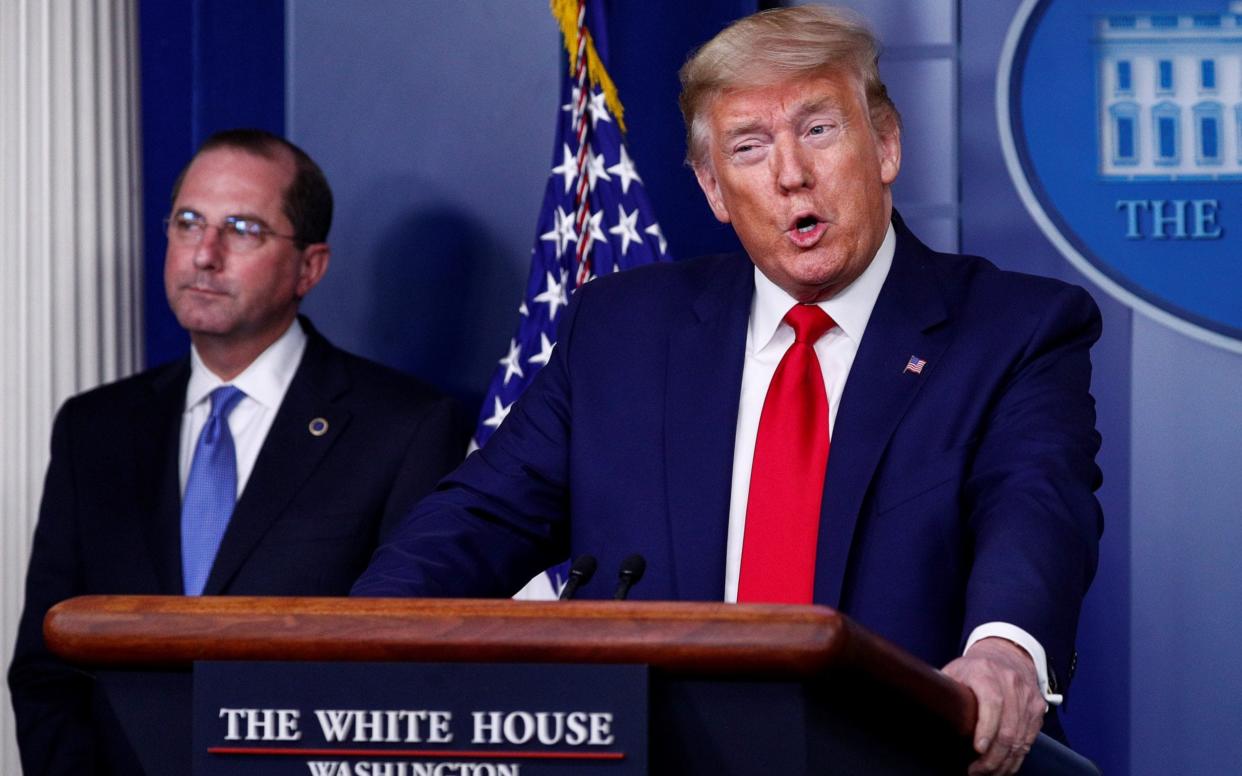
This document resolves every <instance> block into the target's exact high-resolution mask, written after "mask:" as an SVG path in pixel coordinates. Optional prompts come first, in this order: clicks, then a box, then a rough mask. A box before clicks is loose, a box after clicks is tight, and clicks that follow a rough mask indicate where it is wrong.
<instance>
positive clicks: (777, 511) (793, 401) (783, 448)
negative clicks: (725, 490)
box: [737, 304, 836, 604]
mask: <svg viewBox="0 0 1242 776" xmlns="http://www.w3.org/2000/svg"><path fill="white" fill-rule="evenodd" d="M785 323H787V324H789V325H790V326H791V327H792V328H793V330H794V343H793V344H792V345H790V346H789V350H787V351H785V355H784V356H783V357H782V358H781V362H780V364H778V365H777V367H776V373H775V374H774V375H772V383H771V384H770V385H769V386H768V395H767V398H766V399H764V401H763V413H762V414H761V415H760V416H759V434H758V437H757V438H756V440H755V460H754V466H753V468H752V469H751V473H750V497H749V499H748V500H747V503H746V533H745V536H744V537H743V539H742V571H741V576H740V578H739V580H738V591H737V600H738V601H739V602H765V603H790V604H803V603H810V602H811V600H812V596H813V593H814V588H815V544H816V540H817V537H818V536H819V508H820V501H821V500H822V499H823V495H824V471H825V469H826V467H827V465H828V394H827V393H826V392H825V391H824V376H823V373H822V372H821V371H820V369H819V359H818V358H816V356H815V347H814V345H815V342H816V340H818V339H819V338H820V337H822V336H824V333H825V332H827V331H828V330H829V329H831V328H832V327H833V326H835V325H836V324H835V323H834V322H833V320H832V318H830V317H828V314H827V313H825V312H824V311H823V310H821V309H819V308H818V307H816V306H815V305H804V304H800V305H795V306H794V308H793V309H792V310H790V311H789V312H788V313H787V314H786V315H785Z"/></svg>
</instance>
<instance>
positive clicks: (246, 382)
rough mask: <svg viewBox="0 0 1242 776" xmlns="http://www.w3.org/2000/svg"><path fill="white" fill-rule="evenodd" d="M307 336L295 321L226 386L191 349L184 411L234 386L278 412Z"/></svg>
mask: <svg viewBox="0 0 1242 776" xmlns="http://www.w3.org/2000/svg"><path fill="white" fill-rule="evenodd" d="M306 342H307V338H306V332H305V331H303V330H302V324H301V323H300V322H299V321H298V320H297V319H296V318H294V319H293V323H292V324H291V325H290V326H289V328H288V329H286V330H285V333H284V334H282V335H280V338H279V339H277V340H276V341H275V342H273V343H272V344H271V345H268V346H267V349H266V350H264V351H263V352H262V353H260V354H259V357H258V358H256V359H255V360H254V361H252V362H250V366H248V367H246V368H245V370H244V371H242V373H241V374H239V375H238V376H237V377H235V378H233V379H232V380H229V381H228V382H227V383H225V381H223V380H221V379H220V378H219V377H217V376H216V375H215V373H214V372H212V371H211V370H210V369H208V368H207V365H206V364H204V363H203V359H202V358H201V357H200V356H199V355H198V349H197V348H195V347H193V346H191V347H190V383H189V385H188V386H186V391H185V408H186V409H187V410H189V409H190V408H191V407H193V406H195V405H196V404H198V403H199V402H202V401H205V400H206V399H207V397H208V396H210V395H211V392H212V391H214V390H215V389H216V388H219V387H220V386H221V385H226V384H227V385H235V386H237V387H238V388H240V389H241V390H242V391H243V392H244V393H245V394H246V396H247V397H249V398H251V399H253V400H254V401H256V402H258V403H259V404H261V405H263V406H264V407H267V408H269V409H273V410H274V409H275V408H276V407H278V406H279V405H280V402H281V400H282V399H283V398H284V395H285V390H286V389H287V388H288V387H289V383H290V382H292V380H293V374H294V372H296V371H297V368H298V364H299V363H300V362H301V360H302V353H303V351H305V350H306Z"/></svg>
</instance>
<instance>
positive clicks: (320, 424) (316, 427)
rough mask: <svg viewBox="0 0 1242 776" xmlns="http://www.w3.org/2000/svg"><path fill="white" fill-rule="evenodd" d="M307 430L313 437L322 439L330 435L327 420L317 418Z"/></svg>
mask: <svg viewBox="0 0 1242 776" xmlns="http://www.w3.org/2000/svg"><path fill="white" fill-rule="evenodd" d="M307 428H308V429H309V430H310V432H311V436H317V437H321V436H323V435H324V434H326V433H328V421H327V419H326V418H315V419H314V420H312V421H311V422H310V425H309V426H307Z"/></svg>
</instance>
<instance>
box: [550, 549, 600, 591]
mask: <svg viewBox="0 0 1242 776" xmlns="http://www.w3.org/2000/svg"><path fill="white" fill-rule="evenodd" d="M596 565H597V564H596V562H595V556H594V555H579V556H578V559H577V560H575V561H574V564H573V565H572V566H570V567H569V579H567V580H565V587H564V588H563V589H562V590H561V595H560V599H559V600H561V601H568V600H569V599H571V598H573V597H574V595H575V594H576V593H577V592H578V588H580V587H582V586H583V585H585V584H586V583H587V582H590V581H591V577H593V576H595V568H596Z"/></svg>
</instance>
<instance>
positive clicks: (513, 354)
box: [499, 339, 526, 385]
mask: <svg viewBox="0 0 1242 776" xmlns="http://www.w3.org/2000/svg"><path fill="white" fill-rule="evenodd" d="M499 363H500V365H501V366H503V367H504V368H505V377H504V384H505V385H508V384H509V380H510V379H511V378H513V377H514V376H517V377H525V376H526V375H524V374H522V346H521V345H519V344H518V343H517V340H515V339H511V340H509V354H508V355H506V356H505V357H504V358H502V359H500V362H499Z"/></svg>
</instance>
